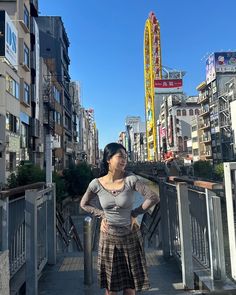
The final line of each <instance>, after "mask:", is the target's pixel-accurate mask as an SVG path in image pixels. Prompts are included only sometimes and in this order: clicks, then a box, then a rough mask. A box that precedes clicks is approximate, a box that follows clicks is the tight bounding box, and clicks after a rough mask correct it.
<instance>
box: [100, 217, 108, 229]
mask: <svg viewBox="0 0 236 295" xmlns="http://www.w3.org/2000/svg"><path fill="white" fill-rule="evenodd" d="M108 227H109V226H108V223H107V220H106V218H103V219H102V221H101V225H100V231H101V232H103V233H107V232H108Z"/></svg>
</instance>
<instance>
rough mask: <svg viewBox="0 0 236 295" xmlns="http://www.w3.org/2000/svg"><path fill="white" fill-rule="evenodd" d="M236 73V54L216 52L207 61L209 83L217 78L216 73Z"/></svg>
mask: <svg viewBox="0 0 236 295" xmlns="http://www.w3.org/2000/svg"><path fill="white" fill-rule="evenodd" d="M234 72H236V52H232V51H228V52H215V53H213V54H211V55H210V56H209V57H208V59H207V61H206V80H207V83H210V82H211V81H213V80H214V79H215V78H216V73H234Z"/></svg>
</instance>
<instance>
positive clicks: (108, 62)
mask: <svg viewBox="0 0 236 295" xmlns="http://www.w3.org/2000/svg"><path fill="white" fill-rule="evenodd" d="M39 11H40V15H57V16H61V17H62V19H63V22H64V25H65V28H66V31H67V34H68V37H69V40H70V49H69V54H70V58H71V65H70V75H71V78H72V80H75V81H79V82H80V83H81V85H82V104H83V106H84V107H86V108H90V107H91V108H94V110H95V120H96V123H97V128H98V130H99V141H100V144H99V145H100V148H104V146H105V145H106V144H107V143H109V142H111V141H117V138H118V134H119V132H120V131H122V130H125V118H126V116H130V115H132V116H141V118H142V120H143V121H144V119H145V115H144V78H143V31H144V25H145V21H146V19H147V17H148V14H149V12H150V11H153V12H154V13H155V14H156V17H157V19H158V20H159V22H160V27H161V49H162V63H163V65H164V66H168V67H171V68H175V69H181V70H184V71H186V75H185V78H184V91H185V92H186V94H187V95H194V94H196V93H197V92H196V86H197V85H198V84H199V83H200V82H202V81H203V80H204V79H205V58H204V57H205V56H206V55H207V54H209V53H211V52H213V51H221V50H224V51H225V50H229V49H231V50H236V30H235V28H236V17H235V11H236V1H235V0H225V1H220V0H197V1H194V0H192V1H191V0H179V1H176V0H169V1H168V0H100V1H99V0H67V1H66V0H50V1H48V0H39Z"/></svg>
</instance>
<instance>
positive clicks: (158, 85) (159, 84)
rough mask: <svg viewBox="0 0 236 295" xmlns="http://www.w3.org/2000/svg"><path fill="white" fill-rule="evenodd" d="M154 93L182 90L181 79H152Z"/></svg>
mask: <svg viewBox="0 0 236 295" xmlns="http://www.w3.org/2000/svg"><path fill="white" fill-rule="evenodd" d="M154 88H155V93H178V92H182V91H183V80H182V79H158V80H154Z"/></svg>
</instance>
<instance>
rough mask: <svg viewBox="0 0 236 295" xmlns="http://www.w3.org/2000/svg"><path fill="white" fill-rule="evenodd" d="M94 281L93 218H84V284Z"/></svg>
mask: <svg viewBox="0 0 236 295" xmlns="http://www.w3.org/2000/svg"><path fill="white" fill-rule="evenodd" d="M92 283H93V256H92V218H91V217H89V216H87V217H85V219H84V284H85V285H91V284H92Z"/></svg>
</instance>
